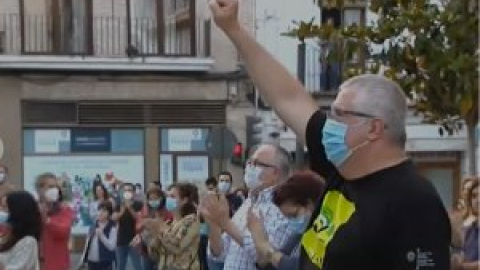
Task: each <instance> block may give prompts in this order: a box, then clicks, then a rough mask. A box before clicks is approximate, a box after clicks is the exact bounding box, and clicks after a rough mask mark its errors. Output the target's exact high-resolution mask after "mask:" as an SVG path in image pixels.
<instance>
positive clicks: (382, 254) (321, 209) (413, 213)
mask: <svg viewBox="0 0 480 270" xmlns="http://www.w3.org/2000/svg"><path fill="white" fill-rule="evenodd" d="M325 120H326V118H325V115H324V114H323V113H322V112H320V111H318V112H316V113H315V114H314V115H313V116H312V118H311V119H310V121H309V123H308V126H307V134H306V137H307V146H308V150H309V154H310V158H311V160H310V163H311V168H312V170H314V171H316V172H317V173H319V174H321V175H322V176H323V177H324V178H325V179H326V180H327V189H326V191H325V194H323V196H322V200H321V201H320V202H319V204H318V206H317V209H316V210H315V212H314V214H313V216H312V220H311V222H310V224H309V226H308V228H307V230H306V231H305V233H304V234H303V236H302V241H301V245H302V254H301V268H300V269H302V270H317V269H322V270H346V269H368V270H372V269H382V270H383V269H388V270H395V269H412V270H413V269H415V270H422V269H445V270H448V269H449V268H450V267H449V264H450V257H449V245H450V233H451V232H450V222H449V219H448V215H447V213H446V211H445V208H444V206H443V204H442V202H441V200H440V197H439V196H438V193H437V192H436V190H435V189H434V187H433V186H432V185H431V183H430V182H428V181H427V180H425V179H423V178H422V177H420V176H419V175H418V174H417V171H416V169H415V168H414V165H413V163H412V162H411V161H405V162H403V163H401V164H398V165H395V166H393V167H389V168H385V169H383V170H380V171H377V172H375V173H372V174H370V175H367V176H365V177H362V178H361V179H355V180H353V181H345V180H344V179H343V178H342V176H341V175H340V174H339V173H338V172H337V170H336V169H335V167H334V166H333V165H332V164H331V163H330V162H329V161H328V160H327V158H326V155H325V150H324V147H323V145H322V128H323V126H324V124H325Z"/></svg>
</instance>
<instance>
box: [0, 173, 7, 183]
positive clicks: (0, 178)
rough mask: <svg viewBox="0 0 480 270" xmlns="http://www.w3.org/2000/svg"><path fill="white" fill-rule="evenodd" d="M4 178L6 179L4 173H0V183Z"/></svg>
mask: <svg viewBox="0 0 480 270" xmlns="http://www.w3.org/2000/svg"><path fill="white" fill-rule="evenodd" d="M6 178H7V174H6V173H4V172H1V173H0V183H2V182H3V181H5V179H6Z"/></svg>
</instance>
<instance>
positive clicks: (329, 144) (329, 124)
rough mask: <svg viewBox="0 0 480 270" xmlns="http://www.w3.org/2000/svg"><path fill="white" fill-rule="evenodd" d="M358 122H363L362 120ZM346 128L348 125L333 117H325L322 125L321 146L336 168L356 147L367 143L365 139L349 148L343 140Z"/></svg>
mask: <svg viewBox="0 0 480 270" xmlns="http://www.w3.org/2000/svg"><path fill="white" fill-rule="evenodd" d="M359 124H364V122H361V123H359ZM356 126H358V125H356ZM347 130H348V126H347V125H346V124H344V123H341V122H338V121H335V120H333V119H327V121H326V122H325V125H324V126H323V130H322V144H323V147H325V153H326V155H327V159H328V160H330V162H332V163H333V165H335V167H337V168H338V167H340V166H341V165H342V164H343V163H344V162H345V160H347V158H349V157H350V156H351V155H352V154H353V152H355V151H356V150H357V149H358V148H360V147H362V146H364V145H366V144H368V141H365V142H364V143H362V144H360V145H358V146H356V147H355V148H353V149H349V148H348V145H347V144H346V142H345V137H346V135H347Z"/></svg>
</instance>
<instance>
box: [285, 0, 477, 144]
mask: <svg viewBox="0 0 480 270" xmlns="http://www.w3.org/2000/svg"><path fill="white" fill-rule="evenodd" d="M315 2H316V3H318V5H319V6H320V7H322V8H333V7H335V8H339V9H340V10H343V8H344V7H345V6H347V5H350V4H352V2H347V1H344V0H323V1H321V0H315ZM357 2H358V0H357ZM478 5H479V4H478V1H477V0H444V1H438V0H437V1H435V3H434V2H433V1H432V0H371V1H369V6H368V9H369V11H370V12H372V13H373V14H375V15H377V16H378V19H377V20H376V22H373V23H368V24H366V25H351V26H348V27H341V28H340V29H335V28H334V27H333V26H332V25H331V24H328V23H325V24H315V23H313V20H312V21H311V22H308V23H305V22H300V23H297V24H296V27H295V28H294V29H292V30H291V31H289V32H288V33H286V34H287V35H290V36H295V37H298V38H299V39H300V40H302V39H305V38H318V39H319V40H322V41H324V42H333V43H336V44H340V45H339V46H337V47H338V48H340V50H341V51H342V52H343V53H342V54H341V57H340V58H339V59H337V60H339V61H341V62H344V63H347V62H348V60H349V58H350V57H351V56H352V52H356V53H363V52H364V51H365V48H367V53H365V54H363V55H362V56H363V57H364V58H365V60H368V61H366V63H368V64H365V65H362V66H361V67H360V68H359V67H356V68H349V67H348V66H347V65H344V66H343V67H344V68H343V73H344V77H349V76H353V75H357V74H360V73H365V72H374V73H376V72H378V71H379V70H380V69H381V70H383V73H384V75H386V76H388V77H390V78H392V79H394V80H395V81H397V82H398V83H399V84H400V85H401V86H402V87H403V89H404V91H405V93H406V94H407V96H408V97H409V99H410V101H411V104H412V106H414V108H415V109H416V112H417V113H420V114H421V115H422V117H423V118H424V119H425V121H426V122H428V123H435V124H439V126H440V128H439V132H440V134H441V135H443V134H444V133H446V134H449V135H452V134H454V133H455V132H457V131H459V130H460V129H462V128H463V126H464V125H465V124H466V125H467V127H468V130H469V136H470V137H472V136H474V129H475V126H476V125H477V124H478V120H479V119H478V109H479V107H478V98H479V97H478V79H479V78H478V57H479V48H478V38H479V36H478V33H479V30H478V23H479V21H478V16H479V6H478ZM471 139H472V138H470V140H471ZM470 147H472V145H470Z"/></svg>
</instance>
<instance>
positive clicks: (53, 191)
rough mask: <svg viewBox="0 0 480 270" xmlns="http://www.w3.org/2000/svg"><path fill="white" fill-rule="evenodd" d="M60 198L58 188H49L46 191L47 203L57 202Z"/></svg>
mask: <svg viewBox="0 0 480 270" xmlns="http://www.w3.org/2000/svg"><path fill="white" fill-rule="evenodd" d="M59 197H60V190H58V188H49V189H47V191H45V199H46V200H47V202H56V201H58V199H59Z"/></svg>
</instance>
